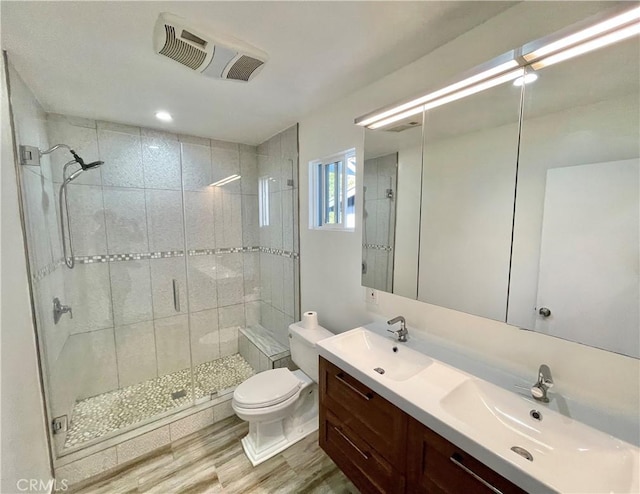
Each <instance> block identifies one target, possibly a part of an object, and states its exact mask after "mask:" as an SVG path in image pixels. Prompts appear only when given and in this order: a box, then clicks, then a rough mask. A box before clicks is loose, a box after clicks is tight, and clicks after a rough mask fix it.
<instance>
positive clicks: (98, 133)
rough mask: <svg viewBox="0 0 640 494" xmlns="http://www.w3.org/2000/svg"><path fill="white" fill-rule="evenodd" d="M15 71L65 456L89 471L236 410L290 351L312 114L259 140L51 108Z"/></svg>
mask: <svg viewBox="0 0 640 494" xmlns="http://www.w3.org/2000/svg"><path fill="white" fill-rule="evenodd" d="M9 75H10V82H11V85H10V91H9V94H10V98H11V103H12V108H13V115H14V120H15V126H14V127H15V140H16V144H17V145H18V146H17V151H18V155H19V156H18V160H17V161H18V162H19V164H18V165H17V168H18V176H19V180H20V187H21V191H22V203H23V211H24V222H25V233H26V237H27V238H26V240H27V251H28V256H29V267H30V271H31V273H30V274H31V280H30V281H31V288H32V293H33V301H34V311H35V315H36V331H37V340H38V346H39V351H40V357H41V358H40V368H41V374H42V379H43V384H44V392H45V402H46V408H47V415H48V419H49V421H50V426H51V427H50V439H51V447H52V456H53V458H54V467H55V469H56V471H57V475H58V474H59V475H61V476H63V477H64V478H74V475H76V473H77V472H79V471H80V470H82V469H76V468H75V467H74V466H73V465H75V464H76V463H78V462H85V463H82V464H88V463H91V464H92V465H93V464H96V465H103V464H104V462H103V460H102V459H101V458H103V457H109V458H111V457H110V456H109V455H110V454H111V452H112V450H113V448H114V446H113V445H114V444H116V445H118V455H117V462H125V461H128V460H130V459H132V458H133V456H131V455H134V453H136V454H137V453H138V452H139V451H140V448H139V447H138V446H137V444H139V443H137V442H135V441H138V440H140V441H143V442H144V441H146V440H147V439H144V440H143V439H141V438H142V437H143V436H144V437H151V436H152V437H153V438H154V439H153V444H154V445H163V444H165V443H166V441H168V440H169V439H171V438H173V439H175V437H176V435H180V434H187V433H188V432H189V431H195V430H197V429H196V428H197V427H204V426H205V425H206V423H211V422H213V421H217V420H221V419H222V418H225V417H227V416H229V414H232V413H233V411H232V409H231V407H230V399H231V396H232V393H233V390H234V389H235V387H236V386H237V385H238V384H240V383H241V382H242V381H243V380H245V379H247V378H248V377H249V376H251V375H252V374H254V373H255V372H258V371H260V370H266V369H268V368H274V367H278V366H284V365H287V363H288V338H287V328H288V325H289V324H291V323H293V322H294V321H295V320H299V298H298V295H297V293H298V290H299V282H298V276H299V268H298V263H299V258H298V238H297V235H298V234H297V222H298V216H297V215H298V211H297V204H298V192H297V186H296V184H297V180H296V178H297V176H298V168H297V162H298V157H297V149H298V148H297V126H293V127H291V128H289V129H287V130H286V131H283V132H282V133H280V134H277V135H276V136H274V137H272V138H271V139H270V140H269V141H267V142H265V143H264V144H262V145H260V146H251V145H244V144H237V143H232V142H224V141H217V140H210V139H205V138H201V137H196V136H188V135H176V134H172V133H170V132H166V131H159V130H157V129H147V128H140V127H134V126H131V125H123V124H120V123H115V122H105V121H96V120H89V119H86V118H79V117H74V116H67V115H60V114H53V113H46V112H45V111H44V110H43V109H42V107H41V106H40V105H39V103H38V101H37V98H36V97H35V96H34V95H33V93H32V92H31V91H30V90H29V88H28V86H27V85H26V84H25V83H24V82H23V81H22V79H21V78H20V76H19V75H18V74H17V72H16V71H15V69H13V68H12V67H11V66H9ZM50 143H51V145H50ZM54 143H65V144H56V145H52V144H54ZM40 150H43V151H40ZM68 153H70V154H68ZM85 160H86V161H85ZM89 160H94V161H91V162H90V161H89ZM95 160H99V161H95ZM103 161H104V164H105V166H100V165H102V164H103V163H102V162H103ZM85 171H87V173H84V172H85ZM229 176H238V177H239V178H238V179H237V180H235V181H232V182H231V181H226V182H225V181H224V180H223V179H224V178H225V177H229ZM262 177H268V178H269V180H270V191H269V194H270V197H269V200H268V204H269V211H268V214H269V218H270V221H269V224H268V225H265V226H263V227H261V226H260V224H259V221H258V218H259V215H258V210H259V208H258V201H259V198H258V181H259V179H260V178H262ZM65 265H66V266H69V267H72V266H73V269H67V268H66V267H65ZM176 300H179V301H180V303H179V304H178V303H175V301H176ZM127 442H132V443H131V444H132V445H131V446H125V444H127ZM145 444H146V443H145ZM134 445H135V446H134ZM110 448H111V449H110ZM127 452H131V455H129V453H127ZM92 455H93V456H95V455H103V456H100V457H98V456H95V458H96V459H95V462H94V461H93V460H90V459H89V458H92ZM107 463H108V462H107ZM109 464H111V463H109ZM100 468H102V467H100ZM105 468H106V467H105ZM82 471H84V470H82ZM94 473H96V472H94ZM78 475H79V474H78ZM76 478H77V477H76Z"/></svg>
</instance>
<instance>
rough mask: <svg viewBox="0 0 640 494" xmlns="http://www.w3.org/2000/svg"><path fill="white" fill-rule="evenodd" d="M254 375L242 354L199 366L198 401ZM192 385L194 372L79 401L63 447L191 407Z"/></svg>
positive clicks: (196, 377) (196, 376)
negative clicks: (185, 406)
mask: <svg viewBox="0 0 640 494" xmlns="http://www.w3.org/2000/svg"><path fill="white" fill-rule="evenodd" d="M254 373H255V371H254V370H253V368H252V367H251V366H250V365H249V363H248V362H247V361H246V360H245V359H243V358H242V357H241V356H240V354H235V355H231V356H228V357H223V358H220V359H217V360H213V361H211V362H205V363H204V364H200V365H198V366H197V367H196V368H195V369H194V373H193V385H194V392H195V399H196V400H197V399H198V398H203V397H205V396H209V395H211V393H214V392H216V391H220V390H223V389H228V388H231V387H234V386H237V385H238V384H240V383H241V382H243V381H244V380H246V379H247V378H248V377H250V376H252V375H253V374H254ZM191 384H192V383H191V370H190V369H184V370H181V371H178V372H174V373H172V374H167V375H164V376H161V377H157V378H155V379H150V380H148V381H144V382H141V383H138V384H134V385H132V386H127V387H126V388H122V389H118V390H115V391H110V392H108V393H103V394H101V395H98V396H92V397H91V398H87V399H84V400H82V401H78V402H77V403H76V404H75V405H74V407H73V413H72V416H71V424H70V427H69V431H68V432H67V437H66V439H65V445H64V447H65V448H70V447H73V446H77V445H79V444H82V443H83V442H86V441H90V440H92V439H96V438H99V437H102V436H104V435H106V434H109V433H110V432H113V431H117V430H119V429H122V428H124V427H128V426H130V425H133V424H136V423H138V422H142V421H145V420H148V419H150V418H152V417H154V416H156V415H158V414H161V413H164V412H167V411H169V410H171V409H173V408H176V407H181V406H184V405H188V404H189V403H191V402H192V399H193V396H192V394H191ZM182 391H184V392H182ZM181 392H182V393H181ZM174 394H177V395H174Z"/></svg>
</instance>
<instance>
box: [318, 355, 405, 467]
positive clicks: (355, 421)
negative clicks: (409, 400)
mask: <svg viewBox="0 0 640 494" xmlns="http://www.w3.org/2000/svg"><path fill="white" fill-rule="evenodd" d="M320 399H321V407H326V408H327V409H328V410H330V411H332V412H333V413H334V415H337V416H339V417H340V420H341V424H343V425H344V426H346V427H348V428H349V429H351V430H353V431H354V432H355V433H356V434H357V435H358V436H360V437H361V438H362V439H364V440H365V441H366V442H367V443H368V444H369V445H371V447H372V448H373V449H375V450H376V451H378V452H379V454H380V455H382V456H383V457H384V458H385V459H387V460H388V461H389V462H390V463H391V464H392V465H393V466H394V467H395V468H396V469H397V470H398V471H400V472H402V473H404V450H405V443H404V438H405V434H406V427H407V415H406V414H405V413H404V412H402V411H401V410H400V409H399V408H397V407H396V406H395V405H392V404H391V403H390V402H388V401H387V400H385V399H384V398H382V397H381V396H380V395H378V394H376V393H375V392H373V391H372V390H371V389H370V388H368V387H367V386H365V385H364V384H362V383H361V382H360V381H358V380H357V379H355V378H353V377H351V376H350V375H349V374H347V373H346V372H344V371H343V370H341V369H340V368H339V367H336V366H335V365H333V364H332V363H331V362H328V361H327V360H325V359H323V358H320Z"/></svg>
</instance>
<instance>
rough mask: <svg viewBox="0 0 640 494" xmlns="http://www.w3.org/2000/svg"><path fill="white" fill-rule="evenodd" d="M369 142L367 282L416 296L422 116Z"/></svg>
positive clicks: (364, 234) (364, 276) (364, 262)
mask: <svg viewBox="0 0 640 494" xmlns="http://www.w3.org/2000/svg"><path fill="white" fill-rule="evenodd" d="M365 140H366V145H365V155H364V211H363V218H362V284H363V285H364V286H367V287H371V288H376V289H378V290H382V291H385V292H389V293H395V294H397V295H401V296H403V297H409V298H416V297H417V282H418V279H417V266H418V236H419V232H420V176H421V173H422V115H419V116H417V117H416V118H415V119H413V120H411V121H410V122H407V123H406V124H405V125H403V126H402V127H397V128H396V130H395V131H393V132H378V131H375V130H369V129H367V131H366V136H365Z"/></svg>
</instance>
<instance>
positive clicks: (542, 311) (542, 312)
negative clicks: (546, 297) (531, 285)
mask: <svg viewBox="0 0 640 494" xmlns="http://www.w3.org/2000/svg"><path fill="white" fill-rule="evenodd" d="M538 314H540V315H541V316H542V317H549V316H550V315H551V311H550V310H549V309H547V308H546V307H540V310H539V311H538Z"/></svg>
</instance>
